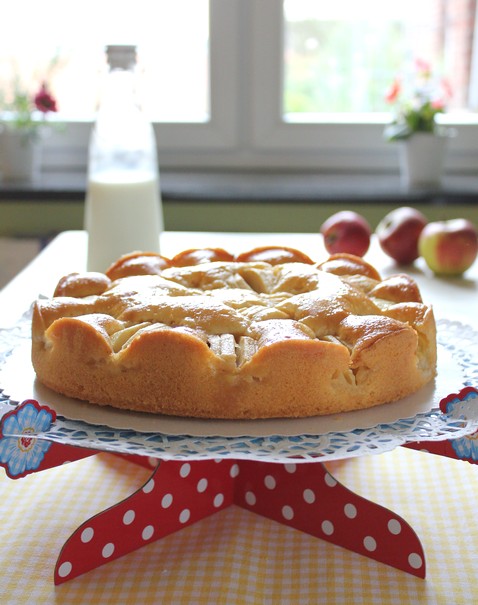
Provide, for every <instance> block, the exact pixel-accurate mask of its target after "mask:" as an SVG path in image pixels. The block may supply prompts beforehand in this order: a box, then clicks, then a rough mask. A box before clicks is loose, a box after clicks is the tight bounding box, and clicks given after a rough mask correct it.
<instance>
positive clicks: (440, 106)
mask: <svg viewBox="0 0 478 605" xmlns="http://www.w3.org/2000/svg"><path fill="white" fill-rule="evenodd" d="M431 106H432V107H433V109H436V110H437V111H443V110H444V109H445V101H444V100H443V99H434V100H433V101H432V102H431Z"/></svg>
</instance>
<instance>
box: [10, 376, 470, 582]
mask: <svg viewBox="0 0 478 605" xmlns="http://www.w3.org/2000/svg"><path fill="white" fill-rule="evenodd" d="M477 393H478V391H477V390H476V389H474V388H465V389H463V390H462V391H460V393H458V394H453V395H450V397H448V398H446V399H444V400H443V402H442V409H443V411H447V410H448V408H449V406H455V405H457V404H461V403H462V402H464V401H466V399H467V398H473V399H476V398H477ZM54 420H55V412H54V411H53V410H51V409H50V408H48V407H47V406H42V405H40V404H39V403H38V402H36V401H34V400H27V401H24V402H23V403H22V404H20V405H19V406H17V407H15V408H14V409H13V410H11V411H9V412H8V413H6V414H4V415H3V417H2V418H1V421H0V466H3V467H4V468H5V470H6V472H7V475H8V476H9V477H11V478H12V479H16V478H20V477H23V476H25V475H27V474H29V473H31V472H38V471H41V470H44V469H47V468H51V467H54V466H58V465H60V464H63V463H64V462H65V461H73V460H78V459H80V458H84V457H86V456H90V455H94V454H96V453H99V451H100V449H99V448H98V449H86V448H82V447H72V446H70V445H67V444H63V443H60V442H48V445H47V446H45V445H44V443H45V442H44V441H43V442H42V439H41V438H36V437H35V431H38V432H40V431H41V426H40V425H41V424H42V423H48V422H53V421H54ZM22 427H23V429H22ZM476 437H477V433H474V434H472V435H470V436H469V437H468V438H467V440H468V441H469V442H470V443H471V445H470V443H465V444H461V445H460V444H459V446H460V447H461V448H462V449H460V447H453V448H451V447H450V448H448V449H446V448H443V447H442V446H441V447H440V449H435V453H441V454H443V455H447V456H451V457H454V458H461V459H467V460H468V461H469V462H476V458H477V457H476V456H475V453H476V452H475V449H473V448H474V445H475V442H476V441H477V439H476ZM455 441H458V440H455ZM42 443H43V444H42ZM437 443H440V444H443V443H449V442H447V441H445V442H437ZM409 446H410V447H416V448H419V449H422V448H427V450H428V451H433V448H431V447H430V446H433V443H430V442H427V443H423V442H422V443H421V444H420V443H417V444H409ZM470 448H471V449H470ZM460 452H462V454H460ZM470 452H471V454H470ZM117 455H118V456H121V457H123V458H124V459H126V460H131V461H133V462H136V463H139V464H142V465H143V466H146V467H147V468H151V464H150V459H149V458H148V457H147V456H139V455H130V454H123V453H118V454H117ZM156 460H157V459H154V465H155V469H154V470H153V471H152V475H151V476H150V478H149V479H148V481H147V482H146V483H145V484H144V485H143V486H142V487H141V488H140V489H138V490H137V491H136V492H134V493H133V494H132V495H130V496H129V497H128V498H126V499H125V500H123V501H121V502H119V503H117V504H116V505H114V506H112V507H110V508H108V509H106V510H105V511H103V512H101V513H99V514H97V515H95V516H94V517H92V518H91V519H89V520H87V521H85V522H84V523H83V524H82V525H81V526H80V527H79V528H78V529H77V530H76V531H75V532H74V533H73V534H72V535H71V537H70V538H69V539H68V540H67V541H66V543H65V544H64V546H63V548H62V550H61V552H60V555H59V557H58V561H57V564H56V567H55V571H54V581H55V583H56V584H60V583H63V582H66V581H69V580H72V579H73V578H75V577H77V576H79V575H81V574H84V573H86V572H88V571H90V570H92V569H95V568H97V567H99V566H101V565H103V564H105V563H107V562H109V561H112V560H114V559H116V558H118V557H121V556H123V555H125V554H127V553H129V552H132V551H134V550H136V549H138V548H141V547H142V546H144V545H146V544H149V543H151V542H153V541H155V540H158V539H160V538H162V537H164V536H167V535H169V534H172V533H174V532H176V531H179V530H180V529H182V528H184V527H187V526H188V525H191V524H193V523H195V522H197V521H199V520H201V519H203V518H205V517H208V516H210V515H213V514H214V513H215V512H217V511H219V510H222V509H224V508H226V507H228V506H230V505H232V504H234V505H236V506H239V507H241V508H244V509H246V510H249V511H251V512H253V513H256V514H258V515H261V516H263V517H266V518H268V519H271V520H273V521H277V522H278V523H282V524H284V525H287V526H289V527H291V528H293V529H296V530H300V531H302V532H305V533H308V534H310V535H312V536H315V537H317V538H321V539H323V540H327V541H329V542H331V543H333V544H335V545H338V546H341V547H343V548H347V549H349V550H351V551H353V552H356V553H359V554H362V555H364V556H367V557H370V558H372V559H375V560H377V561H379V562H382V563H385V564H387V565H390V566H392V567H394V568H397V569H400V570H402V571H405V572H407V573H409V574H413V575H415V576H417V577H420V578H424V577H425V573H426V562H425V555H424V552H423V548H422V545H421V543H420V540H419V538H418V536H417V535H416V533H415V532H414V530H413V529H412V528H411V526H410V525H409V524H408V523H407V522H406V521H405V520H404V519H402V518H401V517H399V516H398V515H396V514H395V513H394V512H392V511H390V510H388V509H387V508H384V507H382V506H380V505H378V504H376V503H374V502H371V501H369V500H367V499H365V498H363V497H361V496H359V495H357V494H355V493H353V492H352V491H350V490H349V489H347V488H346V487H345V486H344V485H342V484H341V483H339V482H338V481H337V480H336V479H335V478H334V477H333V476H332V474H331V473H330V472H329V471H328V470H327V468H326V467H325V465H324V464H323V463H322V462H319V461H310V460H308V461H307V462H305V461H304V460H300V459H297V460H294V459H292V458H291V459H290V461H289V462H287V463H280V462H270V461H268V462H262V461H258V460H253V459H250V460H249V459H241V460H235V459H233V458H223V459H217V460H215V459H206V460H204V459H198V458H191V459H190V460H188V461H185V460H160V461H158V462H157V461H156Z"/></svg>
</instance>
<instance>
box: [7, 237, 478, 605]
mask: <svg viewBox="0 0 478 605" xmlns="http://www.w3.org/2000/svg"><path fill="white" fill-rule="evenodd" d="M266 244H283V245H288V246H293V247H296V248H299V249H302V250H303V251H305V252H307V253H308V254H309V255H310V256H311V257H312V258H314V259H317V260H320V259H322V258H326V253H325V251H324V249H323V245H322V242H321V239H320V237H319V236H318V235H316V234H222V233H178V232H175V233H172V232H171V233H164V234H163V235H162V238H161V249H162V252H163V254H165V255H166V256H170V255H173V254H174V253H176V252H178V251H180V250H182V249H185V248H191V247H201V246H211V247H214V246H220V247H224V248H226V249H229V250H230V251H232V252H234V251H243V250H248V249H250V248H252V247H254V246H257V245H266ZM85 259H86V235H85V234H84V233H83V232H66V233H63V234H61V235H60V236H58V237H57V238H56V239H55V240H54V241H53V242H52V244H50V245H49V246H48V247H47V248H46V249H45V250H44V251H43V252H42V253H41V254H40V255H39V256H38V257H37V258H36V259H35V260H34V261H33V262H32V263H31V264H30V265H29V266H28V267H26V268H25V270H24V271H22V272H21V273H20V274H19V275H18V276H17V277H16V278H15V279H14V280H13V281H12V282H11V283H10V284H8V285H7V286H6V287H5V288H4V289H3V290H2V291H1V292H0V318H1V319H0V327H8V326H10V325H13V324H14V323H15V321H16V320H17V319H18V318H19V317H20V315H21V313H22V312H23V311H25V309H27V308H28V306H29V304H30V303H31V301H32V300H34V299H35V298H36V297H37V296H38V295H39V294H46V295H48V294H50V293H51V292H52V290H53V288H54V286H55V285H56V282H57V281H58V279H59V278H60V277H61V276H62V275H64V274H66V273H69V272H73V271H82V270H84V267H85ZM366 259H367V260H369V261H370V262H372V263H373V264H374V265H375V266H376V267H377V268H378V269H379V270H380V272H381V273H382V275H389V274H392V273H396V272H398V271H401V270H402V269H397V267H395V266H394V264H393V262H392V261H390V260H389V259H387V257H385V256H384V255H383V253H381V251H380V250H379V248H378V246H377V244H376V242H373V243H372V247H371V250H370V251H369V253H368V254H367V256H366ZM407 271H408V272H409V273H411V274H412V275H413V276H414V277H415V279H416V280H417V282H418V283H419V285H420V288H421V291H422V295H423V298H424V299H425V300H426V301H427V302H431V303H432V304H433V306H434V309H435V314H436V316H437V318H447V319H453V320H457V321H461V322H463V323H466V324H469V325H471V326H473V327H474V328H475V329H478V318H477V316H476V309H477V308H478V307H477V304H476V303H477V301H478V296H477V294H478V264H477V263H475V265H474V267H472V269H470V270H469V271H468V272H467V273H466V274H465V277H464V278H454V279H442V278H437V277H433V276H432V275H431V274H430V273H429V271H428V270H427V269H426V268H425V266H424V265H423V264H421V263H420V262H417V263H416V266H414V267H412V268H407ZM327 466H328V468H329V470H330V471H331V472H332V473H333V474H334V476H335V477H336V478H337V479H338V480H339V481H341V482H343V483H344V484H345V485H346V486H347V487H349V488H350V489H352V490H353V491H356V492H357V493H359V494H361V495H363V496H365V497H367V498H369V499H371V500H373V501H375V502H377V503H379V504H382V505H383V506H386V507H388V508H390V509H392V510H394V511H395V512H396V513H398V514H399V515H401V516H403V517H404V518H405V520H407V521H408V522H409V523H410V524H411V525H412V527H413V528H414V529H415V531H416V532H417V534H418V536H419V537H420V539H421V541H422V544H423V547H424V550H425V555H426V559H427V578H426V579H425V580H420V579H418V578H416V577H414V576H410V575H407V574H405V573H403V572H400V571H398V570H396V569H394V568H390V567H387V566H385V565H383V564H381V563H377V562H375V561H373V560H371V559H368V558H365V557H361V556H360V555H357V554H355V553H352V552H349V551H346V550H344V549H341V548H339V547H336V546H334V545H332V544H329V543H327V542H324V541H322V540H318V539H315V538H313V537H311V536H308V535H306V534H304V533H301V532H298V531H296V530H293V529H290V528H287V527H285V526H283V525H280V524H278V523H274V522H272V521H269V520H266V519H263V518H262V517H259V516H257V515H254V514H251V513H248V512H247V511H245V510H242V509H240V508H237V507H235V506H232V507H229V508H228V509H226V510H224V511H221V512H220V513H217V514H215V515H214V516H213V517H210V518H208V519H205V520H203V521H201V522H199V523H196V524H194V525H192V526H190V527H188V528H186V529H184V530H182V531H180V532H178V533H175V534H173V535H171V536H168V537H167V538H164V539H162V540H159V541H157V542H154V543H152V544H149V545H148V546H146V547H144V548H142V549H140V550H139V551H136V552H134V553H131V554H130V555H127V556H125V557H123V558H121V559H117V560H115V561H112V562H111V563H109V564H107V565H104V566H102V567H100V568H98V569H96V570H94V571H92V572H89V573H88V574H85V575H84V576H81V577H79V578H76V579H75V580H73V581H71V582H67V583H65V584H62V585H61V586H57V587H55V586H54V585H53V569H54V566H55V562H56V558H57V557H58V554H59V552H60V549H61V547H62V545H63V544H64V542H65V541H66V540H67V538H68V537H69V536H70V535H71V533H72V532H73V531H74V530H75V529H76V528H77V527H78V525H80V524H81V523H82V522H83V521H85V520H86V519H88V518H89V517H91V516H92V515H94V514H96V513H98V512H100V511H101V510H104V509H105V508H107V507H108V506H111V505H112V504H115V503H116V502H118V501H119V500H121V499H123V498H124V497H126V496H127V495H129V494H130V493H132V492H133V491H135V490H136V489H138V488H139V487H140V486H141V485H142V484H143V482H144V480H145V479H146V478H147V476H148V471H147V469H145V468H142V467H139V466H137V465H135V464H132V463H130V462H127V461H125V460H123V459H120V458H118V457H116V456H113V455H110V454H106V453H102V454H99V455H97V456H93V457H92V458H87V459H83V460H81V461H77V462H75V463H71V464H67V465H64V466H62V467H60V468H55V469H50V470H48V471H43V472H41V473H37V474H33V475H30V476H28V477H26V478H24V479H21V480H19V481H11V480H9V479H7V478H6V476H5V475H3V474H2V475H1V476H0V490H1V491H0V493H1V498H0V511H1V514H2V517H1V518H2V519H3V520H4V523H3V527H2V530H1V540H0V564H1V565H2V569H3V578H2V582H1V583H0V602H1V603H6V604H7V603H12V604H15V605H17V604H18V605H20V604H22V603H31V602H35V603H38V604H40V603H62V604H69V603H72V604H76V603H87V602H90V603H101V604H103V603H111V604H113V603H114V604H115V605H118V604H120V603H125V604H129V603H144V604H148V603H174V604H179V603H208V604H214V603H228V604H233V605H234V604H236V603H237V604H239V603H241V604H243V603H253V604H256V603H257V604H262V603H271V604H276V603H294V604H296V603H314V602H324V603H347V602H348V603H350V602H353V603H354V604H360V603H364V604H367V605H368V604H372V603H437V604H442V603H443V604H445V603H446V604H451V603H453V604H459V603H467V604H468V603H471V602H474V601H476V600H478V585H477V583H476V581H475V577H476V565H477V563H478V523H477V522H476V510H475V508H476V507H475V502H476V498H477V496H478V474H477V473H478V468H477V467H476V466H474V465H470V464H468V463H466V462H459V461H456V460H450V459H447V458H442V457H439V456H434V455H432V454H427V453H424V452H417V451H412V450H408V449H405V448H397V449H396V450H394V451H392V452H387V453H385V454H381V455H379V456H373V455H371V456H362V457H360V458H352V459H348V460H346V461H339V462H333V463H329V464H328V465H327Z"/></svg>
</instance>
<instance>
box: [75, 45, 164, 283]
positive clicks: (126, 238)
mask: <svg viewBox="0 0 478 605" xmlns="http://www.w3.org/2000/svg"><path fill="white" fill-rule="evenodd" d="M106 53H107V59H108V65H109V70H108V74H107V76H106V81H105V89H104V92H103V96H102V100H101V103H100V107H99V110H98V115H97V120H96V124H95V126H94V129H93V132H92V135H91V140H90V148H89V165H88V182H87V193H86V205H85V228H86V230H87V232H88V258H87V269H88V271H100V272H104V271H106V269H107V268H108V267H109V266H110V264H111V263H112V262H114V261H115V260H116V259H117V258H119V257H120V256H121V255H123V254H127V253H130V252H134V251H136V250H141V251H145V252H159V234H160V231H161V230H162V229H163V218H162V203H161V194H160V187H159V171H158V161H157V155H156V141H155V137H154V131H153V128H152V125H151V123H150V122H149V121H148V120H147V119H146V117H145V116H144V114H143V113H142V111H141V109H140V107H139V105H138V103H137V102H136V96H135V78H136V76H135V66H136V48H135V47H134V46H108V47H107V49H106Z"/></svg>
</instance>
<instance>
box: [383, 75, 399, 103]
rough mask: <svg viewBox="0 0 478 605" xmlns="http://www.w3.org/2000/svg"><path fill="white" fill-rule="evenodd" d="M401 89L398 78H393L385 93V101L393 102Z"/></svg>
mask: <svg viewBox="0 0 478 605" xmlns="http://www.w3.org/2000/svg"><path fill="white" fill-rule="evenodd" d="M401 89H402V86H401V84H400V80H399V79H398V78H395V80H394V81H393V82H392V85H391V86H390V88H389V89H388V91H387V93H386V94H385V101H387V103H395V101H396V100H397V97H398V95H399V94H400V91H401Z"/></svg>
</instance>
